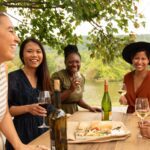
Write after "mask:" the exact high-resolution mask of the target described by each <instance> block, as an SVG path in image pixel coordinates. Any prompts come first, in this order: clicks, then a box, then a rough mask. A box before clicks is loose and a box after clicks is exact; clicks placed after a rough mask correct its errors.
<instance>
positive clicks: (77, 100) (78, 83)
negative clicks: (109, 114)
mask: <svg viewBox="0 0 150 150" xmlns="http://www.w3.org/2000/svg"><path fill="white" fill-rule="evenodd" d="M64 57H65V66H66V69H63V70H60V71H58V72H56V73H54V74H53V75H52V84H51V85H53V80H54V79H59V80H60V83H61V100H62V109H63V110H64V111H65V112H66V113H70V114H73V113H74V112H76V111H78V105H79V106H81V107H83V108H85V109H88V110H90V111H93V112H95V111H101V110H100V109H99V108H96V107H91V106H89V105H88V104H86V103H85V102H84V100H83V90H84V84H85V78H84V77H83V75H81V79H80V80H79V79H77V78H75V74H76V72H78V71H79V70H80V66H81V56H80V54H79V52H78V49H77V47H76V45H68V46H67V47H65V49H64ZM79 87H80V88H81V90H80V91H79V90H77V89H78V88H79Z"/></svg>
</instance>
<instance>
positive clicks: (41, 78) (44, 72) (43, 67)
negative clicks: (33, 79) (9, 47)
mask: <svg viewBox="0 0 150 150" xmlns="http://www.w3.org/2000/svg"><path fill="white" fill-rule="evenodd" d="M29 42H33V43H36V44H37V45H38V46H39V47H40V48H41V50H42V54H43V60H42V63H41V64H40V65H39V67H38V68H37V71H36V75H37V78H38V84H39V85H40V88H41V89H40V90H48V91H50V90H51V88H50V74H49V70H48V65H47V60H46V53H45V50H44V47H43V46H42V44H41V43H40V41H38V40H37V39H35V38H33V37H29V38H27V39H25V40H24V41H23V42H22V44H21V46H20V52H19V56H20V59H21V61H22V63H23V64H24V60H23V51H24V48H25V46H26V44H27V43H29Z"/></svg>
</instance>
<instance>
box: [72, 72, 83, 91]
mask: <svg viewBox="0 0 150 150" xmlns="http://www.w3.org/2000/svg"><path fill="white" fill-rule="evenodd" d="M74 79H75V80H76V83H77V84H78V85H77V87H76V90H75V91H76V93H80V92H81V91H82V89H81V85H80V83H81V80H82V76H81V74H80V72H79V71H77V72H75V74H74Z"/></svg>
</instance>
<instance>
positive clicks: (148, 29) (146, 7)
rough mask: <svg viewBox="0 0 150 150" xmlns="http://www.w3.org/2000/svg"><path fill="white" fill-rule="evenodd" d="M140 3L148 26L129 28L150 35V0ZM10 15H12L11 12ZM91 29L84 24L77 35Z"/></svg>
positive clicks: (142, 0) (140, 9) (87, 24)
mask: <svg viewBox="0 0 150 150" xmlns="http://www.w3.org/2000/svg"><path fill="white" fill-rule="evenodd" d="M139 1H140V2H139V7H138V11H139V13H142V14H143V15H144V17H145V22H146V26H145V28H144V27H140V28H137V29H135V28H133V27H132V26H130V27H129V28H130V31H132V32H135V33H136V34H150V15H149V13H150V11H149V6H150V0H139ZM9 13H10V14H12V13H11V12H9ZM14 16H15V15H14ZM17 18H19V17H17ZM11 19H12V22H13V24H14V25H16V24H17V21H16V20H15V19H13V18H11ZM91 29H92V26H91V25H90V24H89V23H88V22H84V23H82V24H81V25H80V26H78V27H77V28H76V30H75V33H77V34H78V35H87V34H88V31H90V30H91Z"/></svg>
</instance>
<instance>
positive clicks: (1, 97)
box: [0, 64, 8, 121]
mask: <svg viewBox="0 0 150 150" xmlns="http://www.w3.org/2000/svg"><path fill="white" fill-rule="evenodd" d="M7 91H8V84H7V75H6V69H5V65H4V64H0V121H1V120H2V119H3V117H4V114H5V112H6V106H7Z"/></svg>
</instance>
